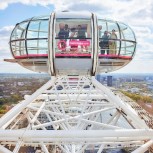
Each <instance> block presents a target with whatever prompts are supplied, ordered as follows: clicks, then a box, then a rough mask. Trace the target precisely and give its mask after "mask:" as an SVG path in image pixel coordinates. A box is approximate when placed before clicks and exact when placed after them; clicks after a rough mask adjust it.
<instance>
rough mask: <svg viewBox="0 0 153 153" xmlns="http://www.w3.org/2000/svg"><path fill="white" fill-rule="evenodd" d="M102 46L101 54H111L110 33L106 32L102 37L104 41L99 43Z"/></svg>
mask: <svg viewBox="0 0 153 153" xmlns="http://www.w3.org/2000/svg"><path fill="white" fill-rule="evenodd" d="M99 46H100V52H101V54H105V51H106V53H107V55H108V54H109V35H108V31H105V32H104V35H103V36H102V40H101V41H100V42H99Z"/></svg>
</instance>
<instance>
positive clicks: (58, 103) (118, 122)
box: [0, 76, 153, 153]
mask: <svg viewBox="0 0 153 153" xmlns="http://www.w3.org/2000/svg"><path fill="white" fill-rule="evenodd" d="M124 98H125V97H124ZM0 128H1V130H0V142H1V145H0V152H2V153H17V152H19V150H20V147H22V146H33V147H37V146H39V147H41V150H42V151H44V152H45V153H49V152H50V151H49V146H55V145H56V146H58V147H59V148H60V149H61V150H62V151H63V153H82V152H84V150H85V149H90V148H94V149H96V150H97V153H100V152H102V150H103V149H106V148H116V147H135V148H136V150H135V151H133V153H141V152H145V151H146V150H148V147H149V146H151V145H152V144H153V130H152V129H149V128H148V126H147V125H146V123H145V122H144V120H143V119H141V118H140V117H139V116H138V114H137V112H136V111H134V109H133V108H132V107H131V106H130V105H129V104H128V103H126V102H124V101H123V100H122V99H121V98H120V97H119V96H118V95H115V94H114V93H113V92H112V91H111V90H110V89H108V88H106V87H105V86H103V85H101V84H100V83H99V82H98V81H96V79H95V78H94V77H90V76H78V77H68V76H62V77H56V78H55V77H52V79H51V80H50V81H49V82H47V83H46V84H45V85H44V86H42V87H41V88H40V89H38V90H37V91H36V92H35V93H33V94H32V95H30V96H25V100H23V101H22V102H20V103H19V104H17V105H16V106H15V107H14V108H12V109H11V110H10V111H9V112H8V113H6V114H5V115H4V116H3V117H2V118H1V119H0ZM50 128H52V130H51V129H50ZM8 145H9V146H14V149H13V150H11V149H9V147H8ZM91 146H93V147H91ZM55 150H56V149H54V151H55Z"/></svg>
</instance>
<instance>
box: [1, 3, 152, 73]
mask: <svg viewBox="0 0 153 153" xmlns="http://www.w3.org/2000/svg"><path fill="white" fill-rule="evenodd" d="M62 10H70V11H71V10H73V11H83V10H87V11H92V12H95V13H97V15H98V16H101V18H109V19H113V20H117V21H121V22H124V23H126V24H128V25H130V26H131V27H132V29H133V30H134V32H135V34H136V37H137V42H138V45H137V52H136V55H135V57H134V60H133V61H132V62H131V63H130V64H128V65H127V66H126V67H124V68H122V69H120V70H119V71H116V72H118V73H120V72H121V73H153V11H152V10H153V1H152V0H145V1H142V0H107V1H104V0H80V1H72V0H62V1H61V0H24V1H23V0H0V53H1V54H0V65H1V67H0V73H2V72H10V73H14V72H16V73H29V72H32V71H28V70H26V69H24V68H22V67H21V66H19V65H17V64H12V63H7V62H4V61H3V59H4V58H12V56H11V53H10V49H9V44H8V42H9V37H10V33H11V31H12V29H13V27H14V26H15V24H16V23H18V22H21V21H23V20H25V19H28V18H31V17H33V16H40V15H49V14H50V13H51V12H52V11H62Z"/></svg>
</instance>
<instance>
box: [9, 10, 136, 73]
mask: <svg viewBox="0 0 153 153" xmlns="http://www.w3.org/2000/svg"><path fill="white" fill-rule="evenodd" d="M10 48H11V52H12V55H13V57H14V59H13V60H7V61H10V62H17V63H19V64H20V65H22V66H23V67H25V68H27V69H30V70H33V71H36V72H47V73H50V74H51V75H87V74H90V75H95V74H96V73H101V72H110V71H114V70H117V69H119V68H121V67H123V66H125V65H126V64H128V63H129V62H130V61H131V60H132V58H133V56H134V53H135V48H136V38H135V35H134V32H133V31H132V29H131V28H130V27H129V26H127V25H126V24H124V23H121V22H117V21H112V20H107V19H97V17H96V15H95V14H94V13H89V12H84V13H81V12H80V13H78V12H59V13H58V12H57V13H55V12H53V13H51V15H50V16H41V17H33V18H31V19H28V20H25V21H23V22H21V23H18V24H16V26H15V28H14V30H13V31H12V34H11V37H10Z"/></svg>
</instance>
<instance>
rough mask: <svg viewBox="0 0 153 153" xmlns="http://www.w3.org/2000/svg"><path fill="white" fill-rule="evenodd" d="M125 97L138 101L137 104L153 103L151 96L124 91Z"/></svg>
mask: <svg viewBox="0 0 153 153" xmlns="http://www.w3.org/2000/svg"><path fill="white" fill-rule="evenodd" d="M122 93H123V94H124V95H126V96H127V97H129V98H131V99H132V100H134V101H136V102H137V103H139V102H143V103H153V99H152V98H151V97H149V96H144V95H140V94H135V93H130V92H126V91H122Z"/></svg>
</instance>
